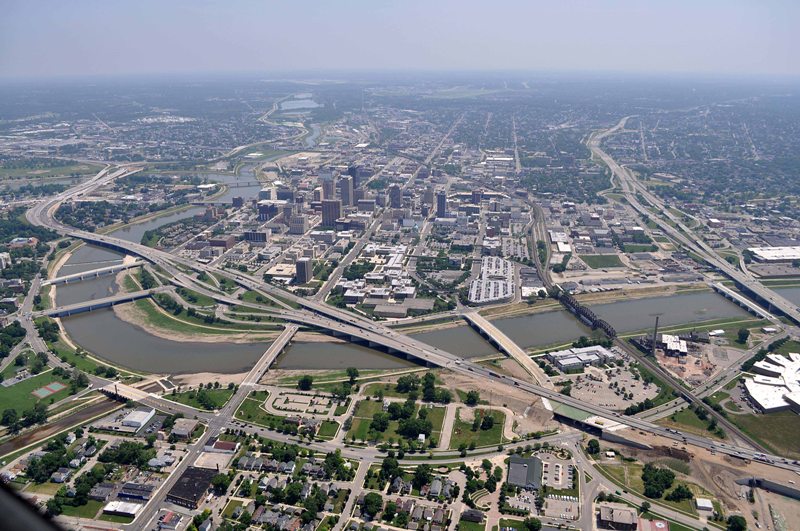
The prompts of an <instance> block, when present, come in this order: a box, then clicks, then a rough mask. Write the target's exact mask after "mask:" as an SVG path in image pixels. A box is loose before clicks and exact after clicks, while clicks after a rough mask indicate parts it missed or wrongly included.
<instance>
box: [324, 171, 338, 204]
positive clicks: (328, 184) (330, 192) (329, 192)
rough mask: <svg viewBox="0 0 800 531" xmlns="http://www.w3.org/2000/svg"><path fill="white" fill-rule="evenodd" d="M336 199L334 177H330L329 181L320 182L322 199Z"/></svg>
mask: <svg viewBox="0 0 800 531" xmlns="http://www.w3.org/2000/svg"><path fill="white" fill-rule="evenodd" d="M335 198H336V177H334V176H333V175H331V177H330V178H329V179H323V180H322V199H335Z"/></svg>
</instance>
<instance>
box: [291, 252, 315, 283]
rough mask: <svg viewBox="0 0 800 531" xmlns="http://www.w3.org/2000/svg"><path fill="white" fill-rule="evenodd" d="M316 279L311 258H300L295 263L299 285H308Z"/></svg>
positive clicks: (295, 274) (295, 273) (296, 279)
mask: <svg viewBox="0 0 800 531" xmlns="http://www.w3.org/2000/svg"><path fill="white" fill-rule="evenodd" d="M312 278H314V262H313V261H312V260H311V258H305V257H304V258H298V259H297V262H295V263H294V279H295V281H297V283H298V284H307V283H308V282H311V279H312Z"/></svg>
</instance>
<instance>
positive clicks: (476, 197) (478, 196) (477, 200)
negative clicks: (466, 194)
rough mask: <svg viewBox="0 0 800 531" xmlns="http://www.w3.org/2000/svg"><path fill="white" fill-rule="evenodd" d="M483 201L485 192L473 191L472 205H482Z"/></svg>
mask: <svg viewBox="0 0 800 531" xmlns="http://www.w3.org/2000/svg"><path fill="white" fill-rule="evenodd" d="M481 200H483V190H473V191H472V204H473V205H480V204H481Z"/></svg>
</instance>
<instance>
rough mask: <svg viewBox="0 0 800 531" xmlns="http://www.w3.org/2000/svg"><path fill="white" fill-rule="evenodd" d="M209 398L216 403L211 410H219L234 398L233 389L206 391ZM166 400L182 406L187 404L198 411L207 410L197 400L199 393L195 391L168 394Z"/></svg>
mask: <svg viewBox="0 0 800 531" xmlns="http://www.w3.org/2000/svg"><path fill="white" fill-rule="evenodd" d="M206 393H207V395H208V397H209V398H210V399H211V400H212V401H213V402H214V404H215V407H213V408H211V409H219V408H221V407H222V406H224V405H225V404H227V403H228V400H230V399H231V396H233V389H206ZM165 398H168V399H169V400H172V401H174V402H179V403H181V404H186V405H187V406H191V407H193V408H197V409H206V408H205V407H203V405H202V404H200V402H199V401H198V400H197V393H196V392H195V391H184V392H182V393H176V394H174V395H173V394H168V395H165Z"/></svg>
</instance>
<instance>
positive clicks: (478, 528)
mask: <svg viewBox="0 0 800 531" xmlns="http://www.w3.org/2000/svg"><path fill="white" fill-rule="evenodd" d="M485 530H486V524H478V523H475V522H468V521H467V520H463V519H462V520H459V521H458V531H485Z"/></svg>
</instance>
